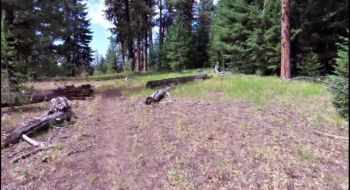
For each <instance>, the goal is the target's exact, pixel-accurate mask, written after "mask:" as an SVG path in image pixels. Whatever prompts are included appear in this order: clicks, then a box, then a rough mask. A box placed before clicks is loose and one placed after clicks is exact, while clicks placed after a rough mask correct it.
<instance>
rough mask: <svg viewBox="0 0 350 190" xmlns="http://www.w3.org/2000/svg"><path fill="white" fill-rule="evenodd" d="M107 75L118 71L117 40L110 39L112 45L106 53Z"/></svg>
mask: <svg viewBox="0 0 350 190" xmlns="http://www.w3.org/2000/svg"><path fill="white" fill-rule="evenodd" d="M106 64H107V71H106V72H107V74H111V73H114V72H116V71H117V44H116V43H115V38H113V37H111V38H110V44H109V47H108V49H107V53H106Z"/></svg>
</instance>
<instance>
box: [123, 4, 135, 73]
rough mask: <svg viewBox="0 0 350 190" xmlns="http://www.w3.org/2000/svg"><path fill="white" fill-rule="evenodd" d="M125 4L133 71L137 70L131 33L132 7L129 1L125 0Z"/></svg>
mask: <svg viewBox="0 0 350 190" xmlns="http://www.w3.org/2000/svg"><path fill="white" fill-rule="evenodd" d="M124 3H125V18H126V23H127V30H128V49H129V56H128V57H129V59H132V60H133V61H132V63H131V70H132V71H134V70H135V64H134V63H135V55H134V47H133V35H132V32H131V21H130V7H129V0H124Z"/></svg>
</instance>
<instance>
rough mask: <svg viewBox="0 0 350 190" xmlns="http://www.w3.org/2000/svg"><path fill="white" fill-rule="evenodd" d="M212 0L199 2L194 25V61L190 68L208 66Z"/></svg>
mask: <svg viewBox="0 0 350 190" xmlns="http://www.w3.org/2000/svg"><path fill="white" fill-rule="evenodd" d="M213 10H214V7H213V0H201V1H200V2H199V12H198V19H197V26H196V33H195V39H196V43H195V44H196V47H195V48H194V49H196V52H195V57H196V59H195V61H194V63H193V65H191V66H192V68H200V67H203V66H207V67H208V66H209V55H208V49H209V48H208V46H209V35H210V29H211V24H212V13H213Z"/></svg>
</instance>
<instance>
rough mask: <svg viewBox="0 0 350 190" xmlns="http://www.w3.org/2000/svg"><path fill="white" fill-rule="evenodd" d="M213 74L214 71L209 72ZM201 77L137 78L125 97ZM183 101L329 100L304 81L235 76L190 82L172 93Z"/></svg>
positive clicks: (318, 86)
mask: <svg viewBox="0 0 350 190" xmlns="http://www.w3.org/2000/svg"><path fill="white" fill-rule="evenodd" d="M207 72H208V73H212V71H211V70H207ZM193 74H197V70H192V71H185V72H182V73H153V74H152V75H144V76H142V75H135V77H134V80H133V81H132V85H131V86H133V87H134V88H131V89H130V90H128V92H124V95H125V96H137V95H140V96H142V97H144V96H147V95H149V94H151V93H152V92H153V91H154V90H152V89H146V87H145V86H146V83H147V82H148V81H150V80H160V79H166V78H173V77H181V76H188V75H193ZM171 95H172V96H174V97H179V98H184V97H186V98H190V99H191V98H202V99H211V100H212V99H215V97H218V96H223V97H224V98H238V99H241V100H245V101H249V102H254V103H257V104H264V103H265V102H266V101H269V100H271V99H274V98H276V97H278V96H286V97H287V96H291V97H293V98H294V99H295V98H297V99H303V98H308V97H311V96H325V95H326V96H329V93H328V91H327V90H326V88H325V87H324V85H323V84H317V83H311V82H303V81H281V80H280V78H278V77H261V76H255V75H232V74H228V75H225V76H224V77H221V76H218V75H214V78H212V79H209V80H204V81H196V82H188V83H186V84H180V85H177V86H176V89H175V90H174V91H173V92H172V93H171Z"/></svg>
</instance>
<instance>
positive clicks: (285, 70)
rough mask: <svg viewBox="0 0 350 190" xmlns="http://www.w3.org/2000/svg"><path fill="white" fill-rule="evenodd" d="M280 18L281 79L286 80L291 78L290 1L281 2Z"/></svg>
mask: <svg viewBox="0 0 350 190" xmlns="http://www.w3.org/2000/svg"><path fill="white" fill-rule="evenodd" d="M281 6H282V17H281V46H282V47H281V79H282V80H287V79H290V77H291V71H290V68H291V67H290V25H289V16H290V0H282V5H281Z"/></svg>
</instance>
